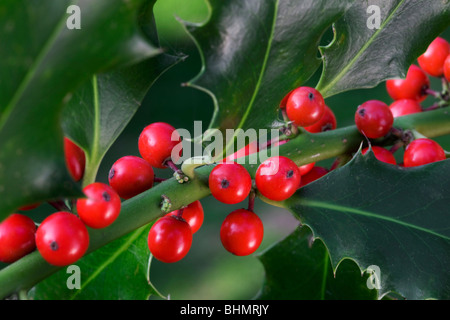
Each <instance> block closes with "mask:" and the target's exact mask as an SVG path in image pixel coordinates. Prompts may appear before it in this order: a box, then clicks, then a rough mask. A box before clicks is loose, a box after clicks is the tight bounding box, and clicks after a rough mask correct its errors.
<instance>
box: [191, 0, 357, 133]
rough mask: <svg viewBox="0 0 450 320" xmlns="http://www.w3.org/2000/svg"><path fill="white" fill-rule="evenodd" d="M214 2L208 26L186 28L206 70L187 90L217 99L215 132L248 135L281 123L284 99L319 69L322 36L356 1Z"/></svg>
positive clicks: (212, 124) (235, 0)
mask: <svg viewBox="0 0 450 320" xmlns="http://www.w3.org/2000/svg"><path fill="white" fill-rule="evenodd" d="M209 2H210V4H211V7H212V12H211V16H210V18H209V20H208V21H207V22H206V23H205V24H204V25H201V26H198V25H192V24H186V27H187V29H188V30H189V31H190V33H191V34H192V36H193V37H194V38H195V41H196V43H197V45H198V46H199V49H200V51H201V55H202V58H203V64H204V65H203V68H202V71H201V73H200V74H199V75H198V76H197V77H196V78H195V79H193V80H192V81H190V82H189V83H188V85H190V86H193V87H196V88H200V89H201V90H204V91H206V92H208V93H209V94H210V95H211V96H212V97H213V100H214V103H215V113H214V116H213V119H212V122H211V125H210V126H211V127H212V128H218V129H220V130H225V129H228V128H233V129H236V128H242V129H243V130H247V129H248V128H265V127H271V126H272V124H273V123H274V122H276V120H277V118H278V106H279V103H280V101H281V100H282V98H283V97H284V96H285V95H286V94H287V93H288V92H289V91H290V90H292V89H294V88H295V87H297V86H299V85H300V84H303V83H304V82H305V81H306V80H308V79H309V78H310V77H311V76H312V75H313V74H314V72H315V71H316V70H317V68H318V67H319V66H320V64H321V60H320V59H319V58H318V57H317V55H318V45H319V41H320V39H321V37H322V34H323V33H324V32H325V31H326V30H327V29H328V28H329V27H330V26H331V24H332V23H333V22H334V21H336V20H337V19H339V18H340V17H341V16H342V15H343V14H344V12H345V10H346V9H347V8H348V7H349V6H350V4H351V3H352V2H353V1H352V0H346V1H323V0H308V1H296V0H282V1H278V0H269V1H260V0H249V1H241V0H232V1H221V0H210V1H209Z"/></svg>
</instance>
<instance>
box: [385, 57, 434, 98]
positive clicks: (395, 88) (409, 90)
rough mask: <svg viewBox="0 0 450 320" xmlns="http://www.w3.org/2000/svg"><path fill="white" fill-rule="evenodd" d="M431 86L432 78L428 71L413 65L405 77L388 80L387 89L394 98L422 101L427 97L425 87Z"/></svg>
mask: <svg viewBox="0 0 450 320" xmlns="http://www.w3.org/2000/svg"><path fill="white" fill-rule="evenodd" d="M429 87H430V79H428V76H427V75H426V73H425V72H424V71H423V70H422V69H420V68H419V67H418V66H416V65H411V66H410V67H409V69H408V73H407V74H406V78H405V79H391V80H387V81H386V89H387V92H388V94H389V96H391V98H392V99H394V100H399V99H414V100H417V101H419V102H422V101H423V100H425V98H426V97H427V94H426V93H425V89H428V88H429Z"/></svg>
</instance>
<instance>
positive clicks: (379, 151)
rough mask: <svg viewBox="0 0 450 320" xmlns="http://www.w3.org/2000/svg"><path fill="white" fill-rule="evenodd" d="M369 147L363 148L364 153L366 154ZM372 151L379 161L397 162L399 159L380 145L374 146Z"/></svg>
mask: <svg viewBox="0 0 450 320" xmlns="http://www.w3.org/2000/svg"><path fill="white" fill-rule="evenodd" d="M368 150H369V148H365V149H363V150H362V154H366V153H367V151H368ZM372 152H373V154H374V156H375V158H377V159H378V160H379V161H382V162H385V163H390V164H394V165H395V164H397V161H396V160H395V157H394V155H393V154H392V152H390V151H389V150H386V149H384V148H382V147H378V146H372Z"/></svg>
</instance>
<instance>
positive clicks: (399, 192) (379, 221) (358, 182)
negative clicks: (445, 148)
mask: <svg viewBox="0 0 450 320" xmlns="http://www.w3.org/2000/svg"><path fill="white" fill-rule="evenodd" d="M448 170H450V161H448V160H444V161H440V162H436V163H432V164H428V165H425V166H421V167H415V168H404V167H399V166H393V165H389V164H386V163H383V162H380V161H378V160H377V159H376V158H375V157H374V156H373V153H372V152H370V153H367V154H366V156H362V155H361V153H358V154H357V155H356V156H355V157H354V158H353V159H352V160H351V161H350V162H349V163H348V164H346V165H345V166H343V167H341V168H339V169H336V170H333V171H331V172H330V173H328V174H327V175H325V176H324V177H322V178H321V179H319V180H316V181H315V182H312V183H310V184H309V185H307V186H305V187H302V188H300V189H299V190H298V191H297V192H296V194H295V195H294V196H293V197H291V198H290V199H288V200H286V201H285V202H284V205H285V206H286V207H287V208H288V209H289V210H290V211H291V212H292V213H293V214H294V215H295V216H296V217H298V219H299V220H300V221H301V222H302V223H303V224H305V225H308V226H309V227H310V228H311V229H312V231H313V234H314V238H320V239H321V240H323V241H324V243H325V245H326V247H327V248H328V250H329V253H330V258H331V262H332V265H333V269H336V267H337V265H338V264H339V263H340V262H341V261H342V260H343V259H346V258H351V259H353V260H354V261H355V262H356V263H357V264H358V265H359V267H360V269H361V270H362V271H364V270H366V269H367V268H368V267H369V266H376V267H378V268H379V280H380V282H379V284H380V295H381V296H383V295H385V294H386V293H388V292H393V293H396V294H400V295H401V296H403V297H405V298H407V299H426V298H436V299H448V298H449V297H450V279H449V278H448V276H447V265H448V264H449V263H450V224H449V219H448V202H449V200H450V196H449V194H450V193H449V192H450V179H449V177H448V176H447V175H445V174H442V173H443V172H447V171H448Z"/></svg>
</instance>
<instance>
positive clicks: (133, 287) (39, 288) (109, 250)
mask: <svg viewBox="0 0 450 320" xmlns="http://www.w3.org/2000/svg"><path fill="white" fill-rule="evenodd" d="M148 231H149V226H144V227H141V228H139V229H137V230H136V231H133V232H131V233H130V234H128V235H126V236H124V237H122V238H120V239H118V240H115V241H113V242H112V243H110V244H108V245H106V246H105V247H103V248H101V249H99V250H96V251H95V252H93V253H91V254H89V255H87V256H86V257H84V258H82V259H81V260H80V261H78V262H77V263H76V264H75V266H76V267H78V268H79V269H78V270H79V271H80V276H79V278H77V274H75V272H74V271H71V269H68V268H62V269H61V270H60V271H58V272H57V273H55V274H54V275H52V276H51V277H49V278H47V279H45V280H44V281H42V282H40V283H39V284H38V285H36V286H35V287H34V288H33V289H32V290H31V291H30V295H31V297H32V298H33V299H36V300H49V299H50V300H59V299H61V300H98V299H101V300H105V299H106V300H122V299H123V300H136V299H140V300H145V299H148V297H149V296H150V295H154V294H157V292H156V291H155V290H154V289H153V287H152V286H151V285H150V284H149V282H148V279H147V276H148V275H147V271H148V263H149V255H150V252H149V251H148V246H147V235H148ZM77 284H79V288H77V287H74V286H75V285H77Z"/></svg>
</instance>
